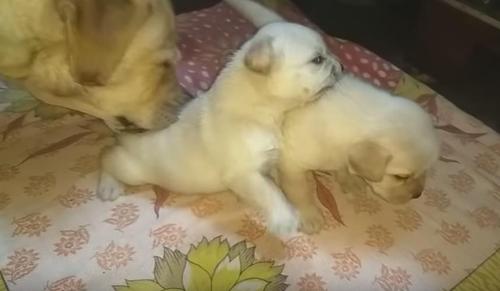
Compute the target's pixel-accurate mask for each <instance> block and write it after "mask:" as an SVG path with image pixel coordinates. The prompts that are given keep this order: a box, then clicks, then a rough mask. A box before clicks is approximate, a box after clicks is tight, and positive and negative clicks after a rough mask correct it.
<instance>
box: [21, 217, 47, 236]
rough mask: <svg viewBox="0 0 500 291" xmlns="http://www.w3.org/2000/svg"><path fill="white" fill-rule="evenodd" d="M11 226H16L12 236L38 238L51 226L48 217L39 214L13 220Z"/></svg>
mask: <svg viewBox="0 0 500 291" xmlns="http://www.w3.org/2000/svg"><path fill="white" fill-rule="evenodd" d="M12 224H14V225H15V226H16V228H15V230H14V233H13V234H12V236H19V235H25V236H27V237H32V236H36V237H39V236H40V235H41V234H42V233H44V232H45V231H47V228H48V227H49V226H50V225H51V224H50V219H49V217H48V216H46V215H41V214H40V213H32V214H29V215H26V216H24V217H21V218H17V219H14V221H13V222H12Z"/></svg>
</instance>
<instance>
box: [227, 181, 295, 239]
mask: <svg viewBox="0 0 500 291" xmlns="http://www.w3.org/2000/svg"><path fill="white" fill-rule="evenodd" d="M229 188H230V189H231V190H232V191H233V192H234V193H235V194H236V195H238V196H239V197H241V198H242V199H244V200H245V201H247V202H249V203H251V204H253V205H255V206H257V207H258V208H259V209H261V210H264V212H265V215H266V218H267V224H268V228H269V231H271V232H273V233H275V234H287V233H292V232H295V231H297V228H298V218H297V216H296V214H295V210H294V209H293V208H292V206H291V205H290V204H289V203H288V201H287V199H286V197H285V195H283V192H281V190H280V189H279V188H278V187H277V186H276V185H275V184H274V183H273V181H272V180H271V179H270V178H268V177H265V176H264V175H262V174H261V173H259V172H255V173H248V174H246V175H242V176H239V177H237V178H233V179H231V181H230V183H229Z"/></svg>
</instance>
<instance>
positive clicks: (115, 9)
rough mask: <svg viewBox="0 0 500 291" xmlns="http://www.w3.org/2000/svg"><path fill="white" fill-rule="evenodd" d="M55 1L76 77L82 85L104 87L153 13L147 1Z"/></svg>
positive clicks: (70, 62) (71, 66)
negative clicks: (136, 34)
mask: <svg viewBox="0 0 500 291" xmlns="http://www.w3.org/2000/svg"><path fill="white" fill-rule="evenodd" d="M138 3H141V2H137V1H132V0H56V5H57V10H58V12H59V15H60V17H61V19H62V20H63V22H64V28H65V37H66V43H67V50H68V57H69V64H70V69H71V74H72V76H73V78H74V79H75V80H76V81H77V82H78V83H80V84H82V85H91V86H100V85H104V84H105V83H106V82H107V81H108V79H109V78H110V76H111V74H112V73H113V71H114V70H115V68H116V66H117V65H118V64H119V62H120V60H121V59H122V58H123V56H124V54H125V52H126V50H127V48H128V45H129V43H130V42H131V40H132V38H133V37H134V35H135V33H136V32H137V30H138V29H139V28H140V27H141V25H142V24H143V23H144V22H145V21H146V19H147V18H148V15H150V14H151V13H152V11H151V10H152V7H151V5H149V3H148V1H143V3H141V4H138Z"/></svg>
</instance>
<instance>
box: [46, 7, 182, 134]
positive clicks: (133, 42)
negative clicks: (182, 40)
mask: <svg viewBox="0 0 500 291" xmlns="http://www.w3.org/2000/svg"><path fill="white" fill-rule="evenodd" d="M55 3H56V9H57V11H58V13H59V15H60V17H61V19H62V21H63V23H64V30H65V39H66V54H67V59H68V63H69V70H70V74H71V76H72V78H73V80H74V82H75V83H77V84H78V85H79V86H77V88H79V93H80V95H83V96H78V99H81V100H76V101H78V102H80V101H81V102H84V103H85V105H88V106H89V108H90V107H92V108H95V109H96V112H97V113H96V114H94V115H97V117H100V118H102V119H103V120H104V121H105V122H106V123H107V124H108V125H110V126H111V127H112V128H115V129H154V128H162V127H165V126H167V125H168V124H169V123H171V122H172V121H173V120H174V119H175V116H176V114H175V113H176V112H174V109H175V108H176V107H177V106H178V105H179V104H178V103H180V102H182V101H181V100H182V94H181V90H180V88H179V87H178V85H177V80H176V77H175V63H176V59H177V49H176V37H175V25H174V20H175V18H174V14H173V10H172V7H171V5H170V3H169V1H166V0H55ZM74 93H75V92H74V91H73V92H69V94H68V95H76V94H74ZM63 94H64V93H63ZM71 98H73V97H71ZM76 101H75V102H76ZM83 111H84V110H83ZM91 111H92V110H91Z"/></svg>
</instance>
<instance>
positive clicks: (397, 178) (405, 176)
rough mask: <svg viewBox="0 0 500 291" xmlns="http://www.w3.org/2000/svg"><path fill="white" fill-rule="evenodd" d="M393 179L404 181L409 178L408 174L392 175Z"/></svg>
mask: <svg viewBox="0 0 500 291" xmlns="http://www.w3.org/2000/svg"><path fill="white" fill-rule="evenodd" d="M392 176H393V177H394V179H396V180H399V181H406V180H408V179H409V178H410V176H408V175H392Z"/></svg>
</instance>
